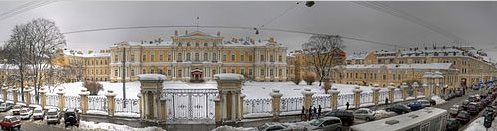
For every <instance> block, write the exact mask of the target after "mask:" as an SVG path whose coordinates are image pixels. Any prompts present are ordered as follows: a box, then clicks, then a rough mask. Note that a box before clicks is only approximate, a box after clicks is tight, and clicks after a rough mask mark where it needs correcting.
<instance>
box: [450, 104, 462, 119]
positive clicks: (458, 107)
mask: <svg viewBox="0 0 497 131" xmlns="http://www.w3.org/2000/svg"><path fill="white" fill-rule="evenodd" d="M461 110H462V107H461V105H452V107H450V109H449V113H450V115H452V116H456V115H457V113H459V111H461Z"/></svg>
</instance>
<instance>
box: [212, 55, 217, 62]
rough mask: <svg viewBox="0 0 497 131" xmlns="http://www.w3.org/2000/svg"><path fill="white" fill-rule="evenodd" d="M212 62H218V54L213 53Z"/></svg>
mask: <svg viewBox="0 0 497 131" xmlns="http://www.w3.org/2000/svg"><path fill="white" fill-rule="evenodd" d="M212 61H217V54H216V53H212Z"/></svg>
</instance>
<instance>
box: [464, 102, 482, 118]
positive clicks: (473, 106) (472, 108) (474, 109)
mask: <svg viewBox="0 0 497 131" xmlns="http://www.w3.org/2000/svg"><path fill="white" fill-rule="evenodd" d="M466 111H468V112H469V113H470V114H471V115H476V114H478V112H480V107H479V104H478V103H476V102H471V103H469V105H468V110H466Z"/></svg>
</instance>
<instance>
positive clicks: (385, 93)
mask: <svg viewBox="0 0 497 131" xmlns="http://www.w3.org/2000/svg"><path fill="white" fill-rule="evenodd" d="M378 93H379V103H385V100H386V99H387V98H388V91H380V92H378ZM389 101H391V100H389Z"/></svg>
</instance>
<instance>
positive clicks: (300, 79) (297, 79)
mask: <svg viewBox="0 0 497 131" xmlns="http://www.w3.org/2000/svg"><path fill="white" fill-rule="evenodd" d="M292 81H293V83H295V85H299V83H300V81H302V78H300V76H296V77H295V78H293V80H292Z"/></svg>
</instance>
